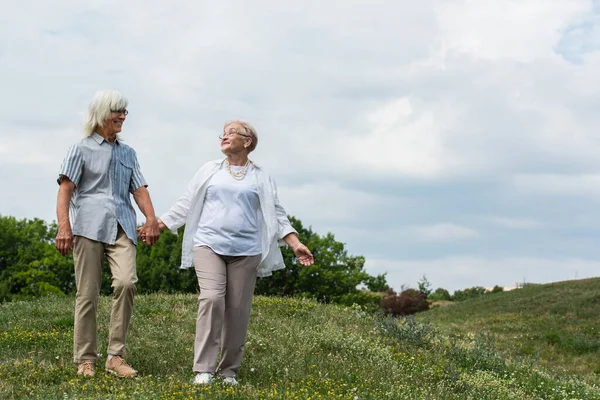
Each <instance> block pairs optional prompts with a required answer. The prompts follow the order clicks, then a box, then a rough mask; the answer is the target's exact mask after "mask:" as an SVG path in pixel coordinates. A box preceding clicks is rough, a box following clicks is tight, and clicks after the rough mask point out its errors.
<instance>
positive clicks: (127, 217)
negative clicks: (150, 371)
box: [56, 90, 159, 377]
mask: <svg viewBox="0 0 600 400" xmlns="http://www.w3.org/2000/svg"><path fill="white" fill-rule="evenodd" d="M127 104H128V101H127V99H126V98H125V97H123V96H122V95H121V94H120V93H119V92H117V91H114V90H107V91H102V92H98V93H96V95H95V96H94V99H93V100H92V102H91V103H90V106H89V110H88V115H87V117H86V120H85V124H84V133H85V138H84V139H83V140H82V141H80V142H79V143H77V144H75V145H73V146H71V148H70V149H69V151H68V153H67V156H66V157H65V159H64V161H63V164H62V167H61V169H60V172H59V178H58V184H59V185H60V187H59V189H58V199H57V207H56V213H57V216H58V234H57V236H56V248H57V249H58V251H59V252H60V253H61V254H62V255H67V254H69V251H73V260H74V263H75V284H76V286H77V295H76V298H75V329H74V331H73V342H74V350H73V353H74V354H73V355H74V361H75V364H77V366H78V369H77V373H78V374H79V375H83V376H94V365H95V362H96V360H97V358H98V353H97V330H96V314H97V309H98V296H99V293H100V283H101V276H102V263H103V258H104V256H106V258H107V260H108V264H109V265H110V271H111V274H112V288H113V301H112V311H111V316H110V328H109V340H108V356H107V360H106V371H107V372H109V373H112V374H114V375H117V376H119V377H134V376H136V375H137V372H136V371H135V370H134V369H133V368H131V367H130V366H129V365H128V364H127V363H126V362H125V360H124V359H123V356H124V353H125V336H126V334H127V327H128V326H129V321H130V320H131V315H132V312H133V299H134V296H135V291H136V289H135V283H136V282H137V274H136V263H135V256H136V245H137V232H136V214H135V210H134V209H133V206H132V204H131V198H130V195H129V194H130V193H132V194H133V198H134V199H135V202H136V203H137V205H138V207H139V209H140V210H141V211H142V213H143V214H144V215H145V216H146V224H145V225H144V226H143V228H142V229H141V231H142V232H143V234H144V240H145V242H146V243H147V244H148V245H152V244H154V243H155V242H156V240H158V237H159V229H158V223H157V220H156V216H155V215H154V207H153V206H152V201H151V200H150V194H149V193H148V190H147V189H146V186H147V185H146V181H145V180H144V177H143V176H142V173H141V171H140V166H139V164H138V161H137V157H136V153H135V151H134V150H133V149H132V148H131V147H129V146H128V145H126V144H124V143H123V142H122V141H121V140H119V136H118V134H119V132H121V129H122V127H123V123H124V122H125V118H126V117H127ZM69 204H70V207H69ZM69 214H70V215H69ZM69 217H71V219H72V226H71V221H70V219H69Z"/></svg>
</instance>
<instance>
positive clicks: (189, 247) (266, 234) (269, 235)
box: [160, 159, 297, 277]
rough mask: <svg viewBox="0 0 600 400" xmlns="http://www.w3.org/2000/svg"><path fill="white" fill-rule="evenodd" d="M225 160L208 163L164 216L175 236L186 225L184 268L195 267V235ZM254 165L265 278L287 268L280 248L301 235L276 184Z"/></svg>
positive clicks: (258, 274)
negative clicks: (211, 183)
mask: <svg viewBox="0 0 600 400" xmlns="http://www.w3.org/2000/svg"><path fill="white" fill-rule="evenodd" d="M224 161H225V160H224V159H223V160H216V161H210V162H208V163H206V164H204V165H203V166H202V167H201V168H200V169H199V170H198V172H196V175H194V177H193V178H192V180H191V182H190V184H189V186H188V190H187V192H186V193H185V194H184V195H183V196H181V197H180V198H179V200H177V202H176V203H175V204H174V205H173V207H171V208H170V209H169V211H167V212H166V213H165V214H163V215H162V216H161V217H160V219H161V220H162V221H163V223H164V224H165V225H166V226H167V227H168V228H169V229H171V231H173V233H177V228H179V227H180V226H182V225H183V224H185V230H184V232H183V243H182V246H181V268H190V267H191V266H192V265H194V257H193V248H194V236H195V234H196V229H197V227H198V222H199V221H200V216H201V214H202V211H203V209H204V198H205V195H206V189H207V186H208V185H207V183H208V181H209V180H210V178H211V177H212V176H213V175H214V174H215V173H216V172H217V171H219V170H220V169H222V168H223V165H224ZM253 164H254V169H253V171H252V173H251V175H252V179H253V180H254V183H255V184H256V186H257V188H258V199H259V202H260V213H259V219H262V220H261V225H260V240H261V242H260V244H261V254H262V257H261V262H260V265H259V266H258V271H257V276H259V277H264V276H269V275H271V274H272V272H273V271H276V270H278V269H283V268H285V265H284V264H283V256H282V255H281V250H279V246H283V245H284V244H285V242H284V241H283V240H281V239H283V238H284V237H285V236H286V235H288V234H290V233H296V234H297V232H296V230H295V229H294V228H293V227H292V224H290V221H289V220H288V218H287V214H286V212H285V210H284V209H283V207H281V205H280V204H279V199H278V197H277V186H276V185H275V181H274V180H273V179H272V178H271V177H270V176H269V175H268V174H267V173H266V172H265V171H264V170H263V169H262V168H260V166H259V165H256V163H253Z"/></svg>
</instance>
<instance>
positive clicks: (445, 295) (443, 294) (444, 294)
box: [427, 288, 452, 301]
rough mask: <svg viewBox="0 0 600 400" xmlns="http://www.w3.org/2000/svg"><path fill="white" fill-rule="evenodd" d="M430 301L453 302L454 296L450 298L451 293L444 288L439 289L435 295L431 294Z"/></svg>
mask: <svg viewBox="0 0 600 400" xmlns="http://www.w3.org/2000/svg"><path fill="white" fill-rule="evenodd" d="M427 298H428V299H429V300H432V301H440V300H452V296H450V292H448V291H447V290H446V289H443V288H437V289H435V291H434V292H433V293H431V294H430V295H429V296H428V297H427Z"/></svg>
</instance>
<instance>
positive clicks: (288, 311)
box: [0, 284, 600, 400]
mask: <svg viewBox="0 0 600 400" xmlns="http://www.w3.org/2000/svg"><path fill="white" fill-rule="evenodd" d="M567 286H568V284H567ZM591 286H593V285H590V287H591ZM557 287H559V288H560V287H561V286H560V285H558V286H557ZM527 290H528V291H530V292H527V291H525V290H523V291H519V292H514V294H513V293H504V294H500V295H498V297H495V298H491V297H490V298H486V299H482V300H481V302H469V303H464V304H459V305H453V306H450V307H446V308H445V309H444V310H435V311H432V312H430V313H429V312H428V313H425V314H424V316H426V315H428V314H430V315H431V317H432V318H433V319H434V320H435V321H437V322H436V324H437V323H439V324H440V325H439V326H440V327H439V328H438V327H437V326H436V325H433V324H431V323H428V322H418V321H417V320H416V319H414V318H409V319H401V320H394V319H392V318H384V317H381V316H373V315H371V314H369V313H367V312H365V311H363V310H361V309H360V308H359V307H353V308H352V307H351V308H345V307H339V306H331V305H322V304H318V303H315V302H313V301H309V300H299V299H282V298H267V297H256V298H255V300H254V308H253V314H252V319H251V326H250V333H249V338H248V343H247V346H246V356H245V359H244V363H243V365H242V369H241V371H240V383H241V384H240V386H238V387H236V388H232V387H227V386H224V385H222V384H219V383H217V384H214V385H212V386H210V387H195V386H192V385H191V384H190V383H191V380H192V378H193V376H192V372H191V365H192V346H193V337H194V327H195V316H196V310H197V300H196V296H193V295H165V294H156V295H146V296H138V297H137V299H136V307H135V315H134V318H133V323H132V326H131V330H130V334H129V336H128V350H129V354H128V357H127V360H128V361H129V362H130V363H131V364H132V365H133V366H134V367H135V368H136V369H138V371H139V372H140V374H141V376H140V377H139V378H137V379H134V380H122V379H118V378H114V377H112V376H109V375H107V374H105V373H104V372H101V371H99V372H98V373H97V375H96V377H94V378H91V379H84V378H79V377H77V376H76V375H75V369H74V366H73V365H72V362H71V359H72V335H73V327H72V325H73V298H70V297H67V298H59V297H50V298H42V299H39V300H36V301H31V302H19V303H8V304H1V305H0V398H2V399H25V398H31V399H35V398H37V399H81V398H83V399H313V400H314V399H351V400H358V399H391V400H392V399H393V400H398V399H411V400H415V399H457V400H458V399H463V400H464V399H478V400H481V399H519V400H523V399H600V392H599V391H598V389H597V388H596V387H595V386H594V385H592V384H591V382H586V381H582V380H581V379H579V378H577V377H576V376H574V375H571V374H569V373H568V371H567V370H561V371H559V372H557V370H555V369H546V368H544V367H542V366H541V365H540V363H539V362H538V358H536V357H535V356H532V355H531V354H529V353H528V352H527V351H525V352H523V351H522V349H521V350H520V351H521V354H516V353H511V352H510V349H508V350H505V349H502V348H500V347H496V345H495V343H493V341H491V340H490V339H489V337H488V336H482V335H477V334H473V332H476V331H477V330H479V329H482V328H484V329H485V330H488V331H489V330H490V329H489V328H490V326H489V325H490V321H492V322H494V326H495V328H496V329H495V330H494V331H493V333H497V334H500V335H504V336H502V337H503V338H505V337H506V338H508V336H510V335H512V334H513V333H514V332H520V331H523V332H535V331H536V329H534V328H532V327H531V323H532V322H533V323H535V324H537V323H539V320H534V321H531V320H529V319H528V318H520V319H519V318H517V317H515V318H514V319H513V318H512V317H510V315H511V314H510V313H508V312H507V313H503V311H502V312H501V311H499V310H506V309H514V310H513V311H512V313H518V312H521V313H522V314H521V315H524V316H527V315H535V310H536V309H538V310H539V307H537V306H535V304H538V303H536V302H533V301H529V302H527V306H526V304H525V300H524V299H525V297H522V296H523V295H524V294H525V293H532V294H537V295H540V296H541V295H542V294H543V293H544V291H543V288H532V289H527ZM565 290H567V289H565ZM578 290H579V289H577V290H576V291H578ZM538 291H540V292H538ZM594 293H595V292H594ZM582 296H583V295H582ZM551 297H552V296H551ZM555 297H556V296H555ZM555 300H556V302H555V303H553V304H554V306H555V307H556V308H554V309H553V310H554V311H549V312H548V313H547V319H546V320H545V321H546V324H547V325H552V326H556V327H557V328H558V327H559V326H560V327H561V330H558V331H557V334H558V335H559V336H558V337H559V338H562V337H563V336H561V335H566V333H567V332H575V331H574V330H568V329H567V327H568V326H569V323H566V322H561V321H563V320H565V319H567V320H569V321H571V319H572V318H578V321H580V322H581V321H583V320H585V321H586V323H589V324H588V325H586V326H589V327H591V326H594V327H595V325H591V324H592V322H591V321H592V320H593V318H594V317H595V316H594V315H593V314H592V309H593V307H588V308H587V310H588V313H587V314H586V313H585V312H583V311H582V310H581V309H580V307H576V305H575V304H573V307H571V306H566V305H563V306H562V307H566V308H567V309H564V308H561V307H560V306H559V304H560V303H561V301H562V300H561V298H556V299H555ZM572 300H573V298H569V300H568V303H569V304H571V301H572ZM590 300H591V299H590ZM492 301H494V302H496V301H497V303H495V305H493V303H487V302H492ZM536 301H537V302H539V304H540V305H541V304H546V302H547V300H546V297H543V298H542V297H540V298H539V301H538V300H536ZM518 304H521V305H520V306H519V305H518ZM530 306H531V307H530ZM484 307H489V308H488V310H487V312H483V311H482V309H483V308H484ZM109 308H110V299H109V298H102V299H101V301H100V316H99V320H98V321H99V331H100V336H99V337H100V349H101V352H104V351H105V348H106V337H107V326H108V314H109ZM461 310H471V311H469V312H472V313H474V314H473V315H474V316H476V317H472V318H467V317H466V316H465V314H464V312H462V311H461ZM518 310H520V311H518ZM528 310H529V311H528ZM563 311H564V312H565V313H564V314H563ZM570 313H573V316H571V315H570ZM489 314H496V315H500V317H498V319H493V318H492V317H493V316H490V315H489ZM505 314H506V316H504V315H505ZM567 315H569V316H567ZM509 317H510V318H509ZM473 318H474V319H475V320H477V321H479V322H476V321H475V322H473V325H472V326H470V327H467V326H466V325H467V324H468V323H471V321H472V319H473ZM487 318H491V319H489V320H488V319H487ZM507 325H508V326H507ZM503 326H504V327H503ZM588 329H589V328H588ZM594 329H595V328H594ZM457 332H469V334H468V335H457V334H456V333H457ZM564 337H565V338H566V337H567V336H564ZM568 337H576V336H568ZM589 337H593V336H591V333H590V334H589ZM522 340H525V339H522ZM527 340H531V343H533V348H534V349H537V347H536V346H538V345H539V346H545V344H544V343H545V342H544V340H547V339H543V338H541V339H540V338H539V337H538V338H537V339H536V338H533V337H532V338H529V339H527ZM561 340H562V339H561ZM565 340H566V339H565ZM518 342H519V343H520V341H518ZM523 343H529V342H523ZM561 343H562V342H561ZM555 346H559V347H560V346H562V345H560V344H558V345H555ZM524 348H525V349H527V346H525V347H524ZM530 348H531V346H530ZM530 353H531V352H530ZM534 353H535V352H534ZM588 354H589V353H588ZM534 355H535V354H534ZM584 355H585V354H584ZM104 360H105V355H103V356H102V357H101V359H100V360H99V364H100V365H99V366H102V363H104ZM548 368H553V365H551V364H549V367H548Z"/></svg>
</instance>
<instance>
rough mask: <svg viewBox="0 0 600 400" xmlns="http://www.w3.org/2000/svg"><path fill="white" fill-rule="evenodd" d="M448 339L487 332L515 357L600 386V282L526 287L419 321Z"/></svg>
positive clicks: (442, 310) (436, 312)
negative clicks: (425, 320)
mask: <svg viewBox="0 0 600 400" xmlns="http://www.w3.org/2000/svg"><path fill="white" fill-rule="evenodd" d="M423 318H426V319H427V320H428V321H431V322H433V323H435V324H436V326H437V327H438V328H439V329H441V330H442V331H443V332H445V334H447V335H454V336H460V335H465V334H470V333H473V332H485V333H487V334H489V335H490V336H491V337H493V338H494V340H495V342H496V347H498V348H501V349H502V350H503V351H505V352H507V353H509V354H511V355H513V356H519V355H521V356H528V357H531V358H532V359H538V360H539V364H540V365H543V366H545V367H546V368H547V369H549V370H552V371H554V372H555V373H560V374H563V373H566V374H571V375H577V376H580V377H581V378H582V379H584V380H585V381H586V382H588V383H590V384H596V385H598V384H600V278H593V279H583V280H577V281H565V282H556V283H551V284H546V285H535V286H526V287H524V288H523V289H518V290H513V291H510V292H503V293H496V294H490V295H485V296H482V297H479V298H475V299H470V300H467V301H464V302H459V303H455V304H453V305H450V306H447V307H441V308H436V309H433V310H431V311H429V312H427V313H424V314H422V315H421V316H419V319H423Z"/></svg>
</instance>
